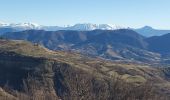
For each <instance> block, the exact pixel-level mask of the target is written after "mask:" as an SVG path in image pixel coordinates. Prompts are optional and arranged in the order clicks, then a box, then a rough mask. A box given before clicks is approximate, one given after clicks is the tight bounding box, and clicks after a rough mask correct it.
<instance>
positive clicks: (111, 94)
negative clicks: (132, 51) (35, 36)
mask: <svg viewBox="0 0 170 100" xmlns="http://www.w3.org/2000/svg"><path fill="white" fill-rule="evenodd" d="M0 44H1V47H0V69H1V70H0V87H1V88H2V89H0V100H1V99H2V100H169V97H168V96H169V93H170V91H169V90H170V86H169V84H170V81H169V79H168V78H169V76H168V75H169V72H168V71H167V70H168V68H167V69H166V71H165V70H162V68H151V67H149V66H148V65H140V64H135V63H123V62H111V61H106V60H102V59H98V58H95V59H94V58H89V57H85V56H82V55H80V54H77V53H72V52H62V51H55V52H54V51H50V50H48V49H45V48H44V47H42V46H34V45H32V44H30V43H28V42H23V41H6V40H2V41H1V42H0ZM32 52H33V53H32Z"/></svg>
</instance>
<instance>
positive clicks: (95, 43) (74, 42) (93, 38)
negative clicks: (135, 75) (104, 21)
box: [3, 29, 170, 64]
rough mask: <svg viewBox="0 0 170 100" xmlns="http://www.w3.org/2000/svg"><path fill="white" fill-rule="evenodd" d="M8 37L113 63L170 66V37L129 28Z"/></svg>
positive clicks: (11, 35)
mask: <svg viewBox="0 0 170 100" xmlns="http://www.w3.org/2000/svg"><path fill="white" fill-rule="evenodd" d="M3 37H4V38H8V39H15V40H27V41H31V42H33V43H39V44H42V45H44V46H45V47H47V48H49V49H51V50H64V51H73V52H80V53H82V54H86V55H88V56H95V57H102V58H104V59H111V60H125V61H139V62H145V63H152V64H156V63H165V62H166V63H170V60H169V59H170V48H169V43H170V38H169V37H170V35H169V34H166V35H163V36H155V37H150V38H146V37H144V36H142V35H140V34H138V33H137V32H135V31H133V30H129V29H119V30H93V31H72V30H61V31H44V30H27V31H22V32H11V33H6V34H4V35H3Z"/></svg>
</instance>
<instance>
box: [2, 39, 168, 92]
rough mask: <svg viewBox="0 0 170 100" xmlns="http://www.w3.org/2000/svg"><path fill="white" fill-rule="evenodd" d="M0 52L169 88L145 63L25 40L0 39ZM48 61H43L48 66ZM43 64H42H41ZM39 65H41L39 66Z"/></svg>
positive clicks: (163, 78)
mask: <svg viewBox="0 0 170 100" xmlns="http://www.w3.org/2000/svg"><path fill="white" fill-rule="evenodd" d="M0 52H2V53H4V52H7V53H8V52H14V53H16V54H19V55H22V56H27V57H33V58H45V59H47V60H48V61H49V62H57V63H62V64H67V65H70V66H72V67H73V68H75V69H80V70H82V71H84V72H86V73H89V74H91V75H94V76H96V77H98V78H99V79H102V78H106V77H107V78H111V77H114V76H115V75H116V76H121V78H122V79H124V80H126V81H127V82H131V83H134V84H140V83H143V82H146V81H147V80H150V79H152V81H154V82H155V85H156V86H159V87H160V88H163V89H167V90H168V89H170V85H169V84H170V82H169V81H168V80H166V79H165V78H166V77H165V76H164V73H163V72H162V70H160V69H156V68H151V67H149V66H145V65H139V64H133V63H128V64H127V63H118V62H117V63H116V62H115V63H113V62H111V61H105V60H101V59H99V58H96V59H94V58H89V57H85V56H82V55H80V54H78V53H71V52H63V51H50V50H48V49H46V48H44V47H42V46H40V45H38V46H37V45H33V44H31V43H29V42H25V41H12V40H8V41H6V40H0ZM49 62H46V63H43V64H46V66H47V67H48V66H50V65H48V64H50V63H49ZM42 66H43V65H42ZM40 67H41V66H40Z"/></svg>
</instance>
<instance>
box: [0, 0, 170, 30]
mask: <svg viewBox="0 0 170 100" xmlns="http://www.w3.org/2000/svg"><path fill="white" fill-rule="evenodd" d="M0 21H3V22H10V23H11V22H13V23H19V22H35V23H38V24H42V25H67V24H75V23H96V24H100V23H109V24H117V25H121V26H129V27H142V26H144V25H149V26H153V27H155V28H163V29H170V0H0Z"/></svg>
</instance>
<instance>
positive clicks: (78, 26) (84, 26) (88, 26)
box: [0, 22, 122, 31]
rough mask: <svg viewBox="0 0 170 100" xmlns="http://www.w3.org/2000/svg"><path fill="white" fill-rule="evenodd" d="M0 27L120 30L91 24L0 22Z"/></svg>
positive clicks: (55, 29) (52, 29) (116, 27)
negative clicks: (60, 24) (47, 24)
mask: <svg viewBox="0 0 170 100" xmlns="http://www.w3.org/2000/svg"><path fill="white" fill-rule="evenodd" d="M0 27H1V28H2V27H3V28H4V27H5V28H14V29H16V30H29V29H43V30H47V31H57V30H79V31H90V30H98V29H99V30H116V29H122V27H120V26H116V25H112V24H91V23H83V24H75V25H72V26H71V25H67V26H63V27H60V26H42V25H38V24H36V23H11V24H7V23H4V22H0Z"/></svg>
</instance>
